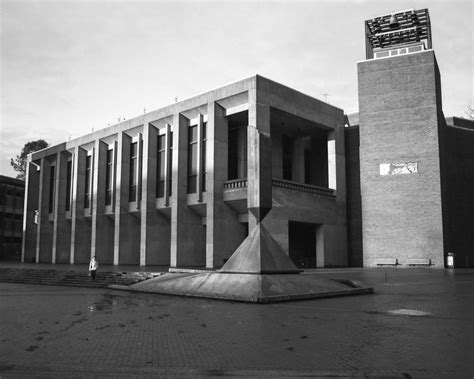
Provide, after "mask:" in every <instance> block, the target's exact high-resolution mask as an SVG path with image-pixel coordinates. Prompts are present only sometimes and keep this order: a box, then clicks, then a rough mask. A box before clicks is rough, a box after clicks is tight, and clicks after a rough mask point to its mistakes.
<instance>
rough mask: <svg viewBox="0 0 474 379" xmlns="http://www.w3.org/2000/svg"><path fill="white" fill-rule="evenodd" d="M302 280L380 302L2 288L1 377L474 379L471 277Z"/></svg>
mask: <svg viewBox="0 0 474 379" xmlns="http://www.w3.org/2000/svg"><path fill="white" fill-rule="evenodd" d="M303 275H325V276H328V277H332V278H346V279H347V278H349V279H356V280H361V281H364V282H366V283H367V284H371V285H373V286H374V289H375V294H373V295H360V296H349V297H337V298H328V299H318V300H305V301H295V302H286V303H277V304H265V305H262V304H246V303H235V302H224V301H216V300H205V299H192V298H181V297H172V296H161V295H155V294H146V293H132V292H126V291H117V290H107V289H86V288H72V287H53V286H33V285H24V284H10V283H0V378H1V379H4V378H16V377H28V378H43V377H46V378H47V377H52V378H63V377H78V378H82V377H86V378H103V377H105V378H128V377H137V378H141V377H149V378H156V377H178V378H180V377H208V376H217V377H220V376H226V377H338V378H339V377H350V378H352V377H373V378H379V377H385V378H392V377H393V378H409V377H412V378H418V377H420V378H421V377H422V378H438V377H439V378H473V377H474V270H461V269H458V270H431V269H394V268H379V269H345V270H313V271H308V272H306V273H305V274H303Z"/></svg>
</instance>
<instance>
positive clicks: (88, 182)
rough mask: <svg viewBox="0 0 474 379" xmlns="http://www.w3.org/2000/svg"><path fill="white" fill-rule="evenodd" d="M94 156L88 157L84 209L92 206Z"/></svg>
mask: <svg viewBox="0 0 474 379" xmlns="http://www.w3.org/2000/svg"><path fill="white" fill-rule="evenodd" d="M91 180H92V156H90V155H88V156H87V157H86V183H85V184H86V185H85V189H84V208H90V206H91Z"/></svg>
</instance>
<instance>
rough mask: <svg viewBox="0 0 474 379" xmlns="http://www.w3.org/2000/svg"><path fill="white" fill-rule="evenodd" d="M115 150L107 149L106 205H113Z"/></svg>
mask: <svg viewBox="0 0 474 379" xmlns="http://www.w3.org/2000/svg"><path fill="white" fill-rule="evenodd" d="M113 159H114V151H113V150H107V160H106V165H107V167H106V172H105V205H112V191H113V174H114V171H113V169H114V162H113Z"/></svg>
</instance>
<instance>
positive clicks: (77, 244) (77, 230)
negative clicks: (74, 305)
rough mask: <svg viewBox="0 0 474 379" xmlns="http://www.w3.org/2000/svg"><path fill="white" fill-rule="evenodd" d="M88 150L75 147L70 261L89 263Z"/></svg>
mask: <svg viewBox="0 0 474 379" xmlns="http://www.w3.org/2000/svg"><path fill="white" fill-rule="evenodd" d="M86 157H87V151H85V150H84V149H83V148H81V147H80V146H76V148H75V149H74V157H73V162H74V163H73V180H72V186H73V190H72V211H71V257H70V262H71V264H73V263H87V262H88V261H89V257H90V247H91V242H90V238H91V237H90V235H91V234H90V233H91V230H90V228H91V226H90V223H89V221H87V220H86V219H85V217H84V194H85V181H86V180H85V175H86Z"/></svg>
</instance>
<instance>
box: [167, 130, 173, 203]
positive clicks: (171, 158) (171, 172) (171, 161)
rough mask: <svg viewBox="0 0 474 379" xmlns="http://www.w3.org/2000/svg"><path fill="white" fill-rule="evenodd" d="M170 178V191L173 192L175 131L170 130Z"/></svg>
mask: <svg viewBox="0 0 474 379" xmlns="http://www.w3.org/2000/svg"><path fill="white" fill-rule="evenodd" d="M168 170H169V173H170V174H169V178H168V186H169V188H168V193H169V194H170V196H171V194H172V193H173V191H172V184H173V132H170V159H169V162H168Z"/></svg>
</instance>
